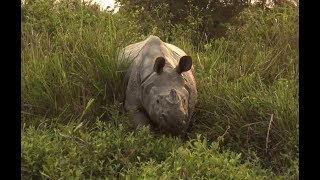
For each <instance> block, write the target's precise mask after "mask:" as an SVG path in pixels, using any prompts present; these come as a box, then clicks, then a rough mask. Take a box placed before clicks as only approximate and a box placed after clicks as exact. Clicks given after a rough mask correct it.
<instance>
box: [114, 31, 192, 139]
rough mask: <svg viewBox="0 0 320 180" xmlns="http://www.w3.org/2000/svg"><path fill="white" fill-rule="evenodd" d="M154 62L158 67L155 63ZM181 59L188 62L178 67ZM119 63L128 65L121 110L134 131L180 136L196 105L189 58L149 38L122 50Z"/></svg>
mask: <svg viewBox="0 0 320 180" xmlns="http://www.w3.org/2000/svg"><path fill="white" fill-rule="evenodd" d="M157 58H158V59H159V62H160V63H156V59H157ZM183 58H184V60H186V59H187V60H188V61H187V60H186V61H185V62H186V63H185V64H184V63H182V65H180V66H179V62H180V61H181V62H182V60H181V59H183ZM123 60H125V61H128V63H129V68H128V70H127V72H126V75H125V77H124V88H125V89H124V90H125V99H124V109H125V110H126V112H128V113H129V119H130V122H131V123H132V125H133V126H134V127H136V128H138V127H140V126H144V125H149V124H151V125H153V126H156V127H157V128H158V129H160V130H164V131H165V132H169V133H171V134H182V133H184V132H185V131H186V130H187V128H188V126H189V124H190V117H191V115H192V112H193V110H194V107H195V104H196V101H197V89H196V81H195V78H194V74H195V72H194V68H193V65H192V60H191V57H190V56H187V55H186V53H185V52H184V51H183V50H181V49H179V48H178V47H176V46H174V45H172V44H168V43H165V42H163V41H162V40H161V39H160V38H158V37H157V36H150V37H148V38H147V39H146V40H144V41H141V42H138V43H134V44H131V45H128V46H127V47H125V48H124V49H123V50H122V51H121V52H120V55H119V61H123ZM161 60H162V62H161ZM187 62H188V63H189V65H188V63H187ZM161 63H163V64H164V67H163V68H162V66H161ZM155 64H156V65H155ZM163 64H162V65H163ZM186 64H187V65H186ZM191 65H192V66H191ZM188 67H189V68H188ZM190 67H191V69H190ZM179 68H180V71H179V70H177V69H179ZM181 69H182V70H181ZM183 69H184V70H183ZM189 69H190V70H189ZM181 71H183V72H181ZM179 72H180V73H179Z"/></svg>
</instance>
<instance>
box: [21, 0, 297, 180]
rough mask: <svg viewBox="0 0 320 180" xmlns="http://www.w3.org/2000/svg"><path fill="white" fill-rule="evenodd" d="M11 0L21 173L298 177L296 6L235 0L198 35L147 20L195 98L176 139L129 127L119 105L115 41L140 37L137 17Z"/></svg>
mask: <svg viewBox="0 0 320 180" xmlns="http://www.w3.org/2000/svg"><path fill="white" fill-rule="evenodd" d="M21 8H22V14H21V15H22V37H21V44H22V77H21V83H22V84H21V85H22V93H21V95H22V98H21V106H22V124H24V127H22V129H21V131H22V173H23V177H26V178H33V179H37V178H41V177H42V178H46V177H47V178H48V177H50V178H52V179H58V178H59V177H63V178H68V177H69V178H75V177H78V178H80V179H88V178H104V177H109V178H112V177H115V178H130V177H131V178H136V177H139V178H140V177H146V178H157V177H160V178H163V179H167V178H173V179H178V178H188V177H190V178H194V179H197V178H209V179H212V178H214V177H216V178H218V179H221V178H222V179H228V178H229V179H243V178H244V179H246V178H247V179H250V178H251V177H252V178H253V179H270V178H272V179H274V178H284V179H295V178H297V177H298V175H299V170H298V165H299V159H298V158H299V157H298V146H299V143H298V142H299V131H298V127H299V125H298V87H299V84H298V80H299V78H298V75H299V73H298V55H299V52H298V13H297V8H294V7H286V6H284V7H279V8H275V9H271V10H268V11H266V10H261V9H259V8H256V7H252V8H249V9H246V10H245V11H243V12H242V13H241V14H240V16H239V17H238V18H237V20H236V21H235V22H234V25H233V26H229V31H228V32H227V34H226V36H225V37H222V38H219V39H214V40H208V41H207V40H206V41H204V40H201V41H200V43H198V44H194V43H193V40H192V38H194V36H192V33H193V32H194V30H195V29H186V28H185V27H184V26H179V25H177V26H175V27H173V28H172V29H167V31H168V32H167V31H163V32H161V31H160V30H159V29H157V27H156V26H154V25H153V24H152V23H151V24H148V26H150V27H152V28H154V31H152V32H154V33H156V34H155V35H158V33H160V34H159V36H160V37H161V38H162V39H163V40H166V41H169V42H170V43H173V44H175V45H177V46H178V47H181V48H182V49H183V50H185V51H186V52H187V53H188V54H190V55H191V56H192V57H193V60H194V61H193V62H194V65H195V70H196V80H197V89H198V94H199V99H198V104H197V106H196V111H195V114H194V115H193V117H192V119H193V120H194V122H193V125H192V128H191V131H190V132H189V133H188V136H189V139H188V140H187V141H186V142H184V141H183V140H182V139H177V138H173V137H165V136H162V135H159V134H151V133H150V131H149V129H141V130H139V131H134V130H132V129H130V128H128V127H127V124H126V122H127V119H126V117H124V116H123V115H121V114H120V112H119V109H120V108H119V107H120V106H121V98H122V92H121V91H122V90H123V88H122V83H121V79H122V76H123V74H124V72H125V70H126V64H119V63H117V57H118V52H119V50H120V48H122V47H124V46H125V45H128V44H130V43H132V42H136V41H138V40H142V39H144V38H146V34H145V33H143V32H141V28H143V27H142V24H135V21H133V20H132V19H128V17H127V16H124V15H123V14H121V13H120V14H114V15H112V14H111V13H110V12H107V11H100V10H99V9H98V7H97V6H95V5H88V4H83V3H81V1H79V0H63V1H61V2H60V3H54V1H42V0H33V1H31V0H28V1H26V3H25V4H22V7H21ZM163 8H165V6H164V7H163ZM189 18H190V19H189V20H191V21H195V19H192V18H195V17H191V16H190V17H189ZM195 23H197V22H195ZM195 26H196V25H195ZM197 134H202V137H203V139H201V140H200V139H199V138H198V137H197ZM222 134H224V135H223V137H224V141H219V142H217V138H218V137H219V136H221V135H222ZM207 141H208V142H207ZM217 143H219V148H217V145H214V144H217ZM196 144H198V145H199V146H198V145H196ZM240 153H241V156H240V155H239V154H240ZM257 159H260V160H259V161H258V160H257ZM260 163H261V165H262V168H261V167H260ZM212 167H215V168H212ZM270 169H272V171H273V172H271V171H270ZM275 173H276V174H279V175H275ZM249 176H250V177H249Z"/></svg>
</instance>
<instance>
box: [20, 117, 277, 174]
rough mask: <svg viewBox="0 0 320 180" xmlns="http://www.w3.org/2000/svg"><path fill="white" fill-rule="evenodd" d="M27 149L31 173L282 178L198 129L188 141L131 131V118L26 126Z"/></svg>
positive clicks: (24, 169) (25, 159)
mask: <svg viewBox="0 0 320 180" xmlns="http://www.w3.org/2000/svg"><path fill="white" fill-rule="evenodd" d="M119 118H123V120H125V117H121V116H120V117H117V120H119ZM22 150H23V151H22V176H23V177H24V178H26V179H34V178H49V179H59V178H67V179H69V178H72V179H92V178H94V179H101V178H107V179H114V178H126V179H127V178H129V179H139V178H142V179H143V178H147V179H150V178H151V179H154V178H160V179H168V178H170V179H171V178H174V179H178V178H192V179H199V178H201V179H203V178H206V179H212V178H217V179H221V178H222V179H226V178H227V179H270V178H275V177H277V178H281V176H275V175H274V174H273V173H272V172H270V171H266V170H263V169H261V168H260V167H259V166H258V165H253V164H251V165H250V163H249V162H246V163H243V162H242V157H241V154H237V153H234V152H231V151H224V152H220V147H219V141H215V142H212V143H208V142H207V140H206V139H205V138H202V137H201V136H200V135H198V136H197V138H196V139H194V140H190V141H187V142H185V143H183V142H182V141H181V140H180V139H178V138H170V137H166V136H164V135H162V136H154V135H152V134H151V132H150V130H149V128H146V127H144V128H142V129H140V130H138V131H134V132H133V131H132V132H130V133H128V127H127V126H126V124H117V125H115V124H113V123H107V122H102V121H99V120H98V121H96V122H95V123H94V124H82V123H80V124H76V123H74V122H70V123H69V124H68V125H60V124H56V123H50V122H45V123H42V124H41V125H40V126H32V125H31V126H28V127H24V128H23V136H22Z"/></svg>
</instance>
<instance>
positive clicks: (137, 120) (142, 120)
mask: <svg viewBox="0 0 320 180" xmlns="http://www.w3.org/2000/svg"><path fill="white" fill-rule="evenodd" d="M129 120H130V122H131V124H132V126H133V127H134V128H135V129H138V128H140V127H143V126H148V125H150V120H149V118H148V116H147V115H146V113H145V112H143V111H135V112H132V113H130V115H129Z"/></svg>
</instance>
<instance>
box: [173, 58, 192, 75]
mask: <svg viewBox="0 0 320 180" xmlns="http://www.w3.org/2000/svg"><path fill="white" fill-rule="evenodd" d="M191 66H192V58H191V57H190V56H182V57H181V58H180V61H179V65H178V66H177V67H176V70H177V73H179V74H181V73H182V72H186V71H189V70H190V69H191Z"/></svg>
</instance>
